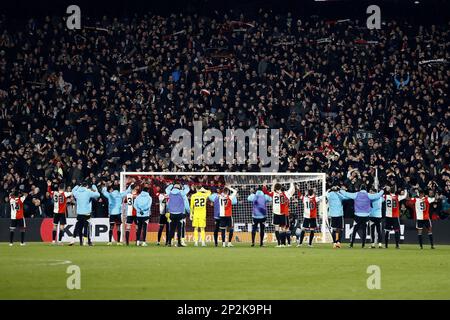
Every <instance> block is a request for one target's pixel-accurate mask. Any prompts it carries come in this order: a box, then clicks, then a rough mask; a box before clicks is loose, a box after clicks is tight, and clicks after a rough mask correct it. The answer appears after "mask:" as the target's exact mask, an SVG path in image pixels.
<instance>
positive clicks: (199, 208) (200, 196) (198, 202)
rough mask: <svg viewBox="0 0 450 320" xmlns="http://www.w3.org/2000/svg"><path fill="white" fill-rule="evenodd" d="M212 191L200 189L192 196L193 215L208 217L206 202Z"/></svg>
mask: <svg viewBox="0 0 450 320" xmlns="http://www.w3.org/2000/svg"><path fill="white" fill-rule="evenodd" d="M210 195H211V191H209V190H205V191H204V192H202V191H198V192H196V193H194V194H193V195H192V196H191V215H193V216H194V217H195V216H197V217H198V218H199V217H205V218H206V202H207V200H208V197H209V196H210Z"/></svg>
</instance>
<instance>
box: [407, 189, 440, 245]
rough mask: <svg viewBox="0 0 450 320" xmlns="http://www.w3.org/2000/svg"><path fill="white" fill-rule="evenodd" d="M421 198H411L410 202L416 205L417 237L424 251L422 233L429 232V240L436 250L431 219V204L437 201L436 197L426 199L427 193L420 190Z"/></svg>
mask: <svg viewBox="0 0 450 320" xmlns="http://www.w3.org/2000/svg"><path fill="white" fill-rule="evenodd" d="M418 193H419V197H417V198H411V199H410V201H411V203H412V204H413V205H414V215H415V218H416V229H417V237H418V240H419V246H420V249H423V239H422V231H423V229H426V230H427V233H428V238H429V240H430V246H431V249H434V241H433V231H432V225H431V219H430V203H433V202H434V201H435V198H434V197H426V196H425V192H423V190H420V191H419V192H418Z"/></svg>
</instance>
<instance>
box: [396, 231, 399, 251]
mask: <svg viewBox="0 0 450 320" xmlns="http://www.w3.org/2000/svg"><path fill="white" fill-rule="evenodd" d="M399 244H400V231H395V246H397V247H398V245H399Z"/></svg>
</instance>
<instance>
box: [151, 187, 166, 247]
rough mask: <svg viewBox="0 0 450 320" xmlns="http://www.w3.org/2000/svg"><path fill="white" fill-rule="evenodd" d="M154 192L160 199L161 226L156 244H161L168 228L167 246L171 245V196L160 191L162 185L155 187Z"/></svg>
mask: <svg viewBox="0 0 450 320" xmlns="http://www.w3.org/2000/svg"><path fill="white" fill-rule="evenodd" d="M154 194H155V196H156V197H157V198H158V201H159V228H158V241H157V242H156V245H157V246H159V245H161V236H162V233H163V231H164V227H165V228H166V246H167V245H169V238H170V214H169V212H168V209H167V201H168V200H169V197H168V196H167V194H165V193H164V192H160V187H155V188H154Z"/></svg>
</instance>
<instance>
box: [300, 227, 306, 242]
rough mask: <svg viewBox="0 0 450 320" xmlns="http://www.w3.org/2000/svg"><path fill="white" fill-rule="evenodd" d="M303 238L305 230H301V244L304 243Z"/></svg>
mask: <svg viewBox="0 0 450 320" xmlns="http://www.w3.org/2000/svg"><path fill="white" fill-rule="evenodd" d="M303 238H305V230H302V231H301V232H300V242H299V243H300V244H302V243H303Z"/></svg>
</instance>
